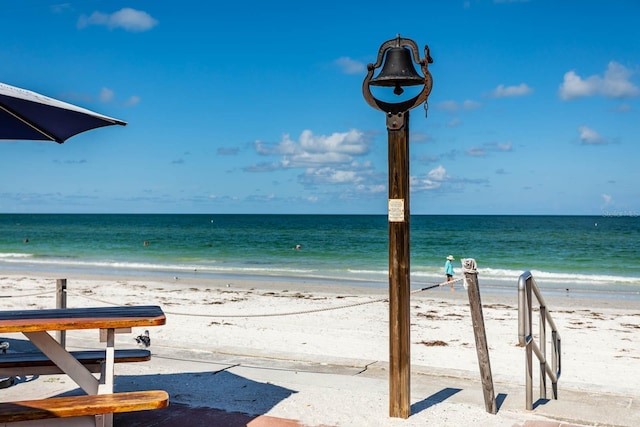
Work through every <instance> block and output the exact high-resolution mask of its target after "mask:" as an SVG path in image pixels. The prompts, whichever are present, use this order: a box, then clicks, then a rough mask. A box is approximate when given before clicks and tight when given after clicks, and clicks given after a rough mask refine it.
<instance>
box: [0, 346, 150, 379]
mask: <svg viewBox="0 0 640 427" xmlns="http://www.w3.org/2000/svg"><path fill="white" fill-rule="evenodd" d="M70 353H71V354H72V355H73V357H75V358H76V359H77V360H78V361H79V362H80V363H82V364H83V365H84V366H85V367H86V368H87V369H89V371H91V372H100V370H101V368H102V364H103V363H104V360H105V351H104V350H84V351H72V352H70ZM149 360H151V352H150V351H149V350H144V349H122V350H115V351H114V362H115V363H128V362H146V361H149ZM56 373H61V370H60V368H58V367H57V366H56V365H55V364H54V363H53V362H52V361H51V360H50V359H49V358H48V357H47V356H46V355H44V353H40V352H33V353H7V354H3V355H2V356H0V376H2V375H12V376H18V375H46V374H56Z"/></svg>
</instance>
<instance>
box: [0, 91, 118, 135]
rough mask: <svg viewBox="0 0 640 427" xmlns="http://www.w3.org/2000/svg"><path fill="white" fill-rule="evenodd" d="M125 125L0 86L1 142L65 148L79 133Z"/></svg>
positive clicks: (59, 102)
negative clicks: (21, 141) (35, 142)
mask: <svg viewBox="0 0 640 427" xmlns="http://www.w3.org/2000/svg"><path fill="white" fill-rule="evenodd" d="M126 124H127V123H126V122H123V121H122V120H118V119H114V118H111V117H107V116H103V115H102V114H98V113H95V112H93V111H90V110H87V109H85V108H81V107H78V106H76V105H72V104H68V103H66V102H62V101H59V100H57V99H53V98H49V97H48V96H44V95H40V94H39V93H36V92H32V91H30V90H25V89H20V88H17V87H14V86H9V85H7V84H4V83H0V139H30V140H43V141H56V142H58V143H60V144H62V143H63V142H64V141H66V140H67V139H68V138H71V137H72V136H74V135H77V134H79V133H80V132H84V131H87V130H90V129H95V128H99V127H102V126H110V125H122V126H125V125H126Z"/></svg>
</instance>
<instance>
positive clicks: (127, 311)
mask: <svg viewBox="0 0 640 427" xmlns="http://www.w3.org/2000/svg"><path fill="white" fill-rule="evenodd" d="M165 322H166V317H165V314H164V312H163V311H162V309H161V308H160V307H158V306H118V307H88V308H57V309H45V310H40V309H37V310H34V309H30V310H6V311H0V334H1V333H15V332H20V333H22V334H23V335H24V336H25V337H27V338H28V339H29V341H31V342H32V343H33V344H34V345H35V346H36V347H37V348H38V349H39V350H40V351H41V352H42V353H43V354H44V356H46V358H45V360H46V359H48V360H47V362H48V364H49V365H55V367H56V369H58V370H59V372H63V373H65V374H67V375H68V376H69V377H70V378H71V379H72V380H73V381H74V382H75V383H76V384H77V385H78V386H79V387H80V388H82V390H84V392H85V393H86V394H87V396H75V397H74V396H71V397H64V398H60V397H58V398H47V399H42V400H38V401H28V402H26V403H25V401H22V402H4V403H0V425H3V424H2V423H3V422H15V421H24V420H27V421H34V422H35V424H33V425H42V421H41V420H43V419H45V418H49V419H51V420H52V421H55V420H56V418H57V421H58V422H59V421H60V420H59V418H60V417H77V418H74V419H73V422H74V423H76V422H77V423H78V424H73V425H101V426H111V425H112V423H113V421H112V420H113V413H114V412H126V411H135V410H146V409H156V408H161V407H165V406H167V405H168V395H167V393H166V392H164V391H158V390H153V391H147V392H136V393H115V394H114V391H113V383H114V364H115V362H116V361H117V360H116V355H117V351H116V349H115V333H116V329H121V328H125V329H126V328H132V327H147V326H160V325H164V324H165ZM81 329H98V330H104V331H106V347H105V350H104V356H103V361H102V363H101V364H100V366H101V370H102V372H101V375H100V378H96V377H95V376H94V375H93V374H92V371H91V369H89V368H88V367H87V366H85V365H86V361H85V360H82V357H79V353H82V352H70V351H67V350H66V349H65V348H64V347H63V346H62V345H60V343H58V341H56V340H55V339H54V338H53V337H52V336H51V335H50V334H49V332H50V331H67V330H81ZM118 351H122V350H118ZM94 353H95V352H94ZM27 359H28V358H27ZM27 359H24V360H22V362H21V363H22V366H21V367H20V369H21V370H22V372H24V371H25V370H27V371H28V370H29V366H30V364H32V365H33V366H34V370H37V369H36V365H38V364H40V365H42V360H41V361H40V362H38V363H35V362H33V361H31V362H29V361H28V360H27ZM41 359H42V358H41ZM104 395H108V396H104ZM89 407H90V408H89ZM87 412H93V413H87ZM36 420H40V421H36ZM83 423H84V424H83ZM21 425H23V424H21ZM64 425H72V424H71V419H68V420H65V423H64Z"/></svg>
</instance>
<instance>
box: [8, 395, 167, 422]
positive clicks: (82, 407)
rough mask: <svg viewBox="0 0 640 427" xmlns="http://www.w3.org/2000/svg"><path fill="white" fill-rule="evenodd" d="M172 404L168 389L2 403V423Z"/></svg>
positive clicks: (98, 413)
mask: <svg viewBox="0 0 640 427" xmlns="http://www.w3.org/2000/svg"><path fill="white" fill-rule="evenodd" d="M168 405H169V395H168V394H167V392H166V391H164V390H149V391H133V392H126V393H114V394H97V395H90V396H69V397H51V398H48V399H41V400H24V401H18V402H4V403H0V423H10V422H16V421H33V420H43V419H47V418H68V417H82V416H95V415H100V414H110V413H118V412H133V411H147V410H152V409H161V408H166V407H167V406H168Z"/></svg>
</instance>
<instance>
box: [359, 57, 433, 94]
mask: <svg viewBox="0 0 640 427" xmlns="http://www.w3.org/2000/svg"><path fill="white" fill-rule="evenodd" d="M370 84H371V85H373V86H387V87H391V86H395V89H394V90H393V93H395V94H396V95H400V94H401V93H402V92H404V90H403V89H402V86H417V85H423V84H424V77H422V76H421V75H420V74H418V72H417V71H416V69H415V68H414V66H413V61H412V60H411V51H410V50H409V49H407V48H406V47H392V48H390V49H389V50H387V53H386V57H385V62H384V64H383V66H382V70H381V71H380V74H378V76H377V77H375V78H373V79H371V82H370Z"/></svg>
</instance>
